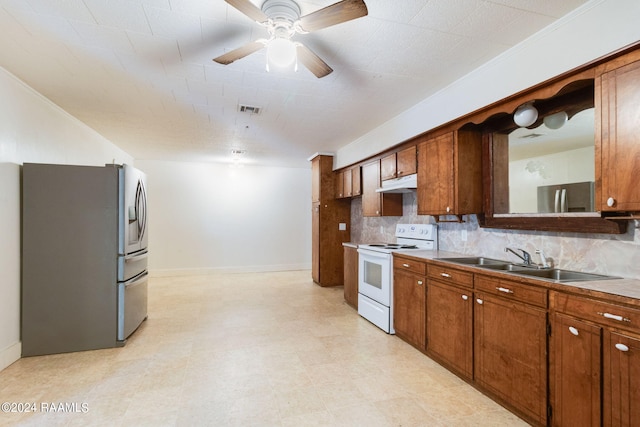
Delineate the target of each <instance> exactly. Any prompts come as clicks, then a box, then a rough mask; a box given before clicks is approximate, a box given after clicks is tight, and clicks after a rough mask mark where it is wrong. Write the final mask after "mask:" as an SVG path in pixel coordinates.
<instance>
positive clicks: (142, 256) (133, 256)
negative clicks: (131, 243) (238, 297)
mask: <svg viewBox="0 0 640 427" xmlns="http://www.w3.org/2000/svg"><path fill="white" fill-rule="evenodd" d="M147 257H149V251H144V252H138V253H135V254H130V255H126V256H125V257H124V262H136V261H140V260H143V259H145V258H147Z"/></svg>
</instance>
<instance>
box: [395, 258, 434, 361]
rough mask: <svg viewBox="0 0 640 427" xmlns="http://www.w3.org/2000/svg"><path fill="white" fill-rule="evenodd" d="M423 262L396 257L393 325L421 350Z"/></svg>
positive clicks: (423, 316)
mask: <svg viewBox="0 0 640 427" xmlns="http://www.w3.org/2000/svg"><path fill="white" fill-rule="evenodd" d="M425 275H426V266H425V264H424V263H421V262H418V261H415V260H411V259H407V258H400V257H398V256H395V255H394V257H393V328H394V329H395V331H396V335H397V336H399V337H400V338H402V339H404V340H405V341H407V342H408V343H409V344H411V345H413V346H414V347H416V348H418V349H419V350H421V351H424V349H425V343H426V332H425V320H426V319H425V299H426V294H425V288H426V282H427V279H426V277H425Z"/></svg>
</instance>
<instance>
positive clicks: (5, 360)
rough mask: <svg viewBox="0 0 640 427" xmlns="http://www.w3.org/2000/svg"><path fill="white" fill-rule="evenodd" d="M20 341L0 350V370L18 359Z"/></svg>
mask: <svg viewBox="0 0 640 427" xmlns="http://www.w3.org/2000/svg"><path fill="white" fill-rule="evenodd" d="M21 354H22V343H21V342H17V343H15V344H13V345H10V346H9V347H7V348H5V349H4V350H2V351H0V371H2V370H3V369H4V368H6V367H7V366H9V365H11V364H12V363H13V362H16V361H17V360H19V359H20V355H21Z"/></svg>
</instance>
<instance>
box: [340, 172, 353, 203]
mask: <svg viewBox="0 0 640 427" xmlns="http://www.w3.org/2000/svg"><path fill="white" fill-rule="evenodd" d="M342 183H343V184H342V187H343V191H344V197H351V196H352V195H353V188H352V176H351V169H347V170H345V171H342Z"/></svg>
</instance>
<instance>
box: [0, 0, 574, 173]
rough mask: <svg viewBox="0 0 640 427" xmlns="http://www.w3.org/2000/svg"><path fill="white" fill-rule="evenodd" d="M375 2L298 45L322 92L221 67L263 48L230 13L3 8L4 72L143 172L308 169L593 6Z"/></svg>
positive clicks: (13, 3) (146, 7)
mask: <svg viewBox="0 0 640 427" xmlns="http://www.w3.org/2000/svg"><path fill="white" fill-rule="evenodd" d="M252 1H253V3H255V4H256V5H257V6H258V7H259V6H260V5H261V3H262V0H252ZM365 1H366V3H367V7H368V9H369V15H368V16H366V17H363V18H359V19H356V20H353V21H349V22H346V23H343V24H339V25H336V26H333V27H330V28H325V29H323V30H320V31H317V32H314V33H311V34H306V35H297V36H295V38H296V40H299V41H302V42H303V43H304V44H305V45H306V46H307V47H309V48H311V49H312V50H313V51H314V52H316V53H317V54H318V55H319V56H320V57H322V58H323V59H324V60H325V61H326V62H327V63H328V64H329V66H331V67H332V68H333V69H334V72H333V73H332V74H330V75H328V76H327V77H324V78H322V79H317V78H316V77H315V76H314V75H313V74H311V73H310V72H309V71H308V70H306V69H305V68H303V67H301V68H300V70H299V71H298V72H297V73H296V72H293V71H278V72H275V71H272V72H270V73H267V72H266V71H265V56H264V51H260V52H258V53H256V54H253V55H251V56H248V57H246V58H244V59H241V60H239V61H236V62H235V63H233V64H231V65H227V66H224V65H219V64H217V63H215V62H213V61H212V58H214V57H217V56H219V55H221V54H222V53H224V52H226V51H229V50H232V49H234V48H236V47H239V46H241V45H243V44H245V43H247V42H249V41H252V40H255V39H257V38H262V37H265V35H266V30H265V29H264V28H263V27H261V26H259V25H258V24H255V23H253V22H252V21H251V20H250V19H249V18H247V17H246V16H245V15H243V14H241V13H240V12H238V11H237V10H236V9H234V8H233V7H231V6H229V5H228V4H227V3H226V2H224V1H223V0H0V66H2V67H4V68H6V69H7V70H8V71H10V72H11V73H13V74H14V75H16V76H17V77H19V78H20V79H22V80H23V81H25V82H26V83H27V84H28V85H29V86H31V87H33V88H34V89H35V90H37V91H38V92H40V93H42V94H43V95H44V96H46V97H47V98H49V99H50V100H52V101H53V102H54V103H56V104H57V105H59V106H60V107H62V108H63V109H65V110H66V111H68V112H69V113H70V114H72V115H73V116H75V117H77V118H78V119H79V120H81V121H82V122H84V123H86V124H87V125H88V126H90V127H91V128H93V129H95V130H96V131H97V132H99V133H100V134H102V135H103V136H104V137H106V138H107V139H109V140H110V141H112V142H113V143H115V144H116V145H118V146H119V147H121V148H122V149H123V150H125V151H127V152H128V153H129V154H131V155H132V156H133V157H134V158H137V159H157V160H179V161H228V160H229V158H230V152H231V150H232V149H240V150H246V154H245V158H246V161H247V162H248V163H255V164H265V165H280V166H296V167H297V166H301V167H306V166H307V162H306V159H307V157H308V156H309V155H311V154H313V153H315V152H317V151H336V150H337V149H338V148H340V147H342V146H344V145H346V144H348V143H349V142H351V141H353V140H355V139H357V138H358V137H360V136H362V135H363V134H365V133H367V132H368V131H370V130H371V129H373V128H375V127H377V126H378V125H380V124H382V123H384V122H385V121H387V120H389V119H391V118H393V117H394V116H396V115H398V114H399V113H401V112H402V111H404V110H406V109H408V108H409V107H411V106H413V105H414V104H416V103H417V102H419V101H420V100H422V99H424V98H426V97H428V96H429V95H431V94H433V93H435V92H437V91H438V90H439V89H441V88H442V87H444V86H446V85H447V84H449V83H451V82H453V81H455V80H456V79H458V78H460V77H462V76H463V75H465V74H467V73H468V72H470V71H471V70H473V69H474V68H476V67H478V66H479V65H481V64H483V63H485V62H487V61H488V60H490V59H491V58H493V57H495V56H497V55H498V54H500V53H501V52H503V51H505V50H507V49H509V48H510V47H512V46H514V45H515V44H517V43H519V42H520V41H522V40H524V39H525V38H527V37H528V36H530V35H531V34H533V33H535V32H537V31H539V30H540V29H542V28H544V27H546V26H548V25H549V24H551V23H552V22H554V21H555V20H557V19H558V18H560V17H562V16H563V15H566V14H567V13H568V12H570V11H572V10H574V9H575V8H577V7H578V6H580V5H581V4H583V3H585V2H586V0H561V1H557V0H491V1H487V0H401V1H398V0H365ZM335 2H336V0H299V1H298V4H299V5H300V7H301V9H302V14H303V15H304V14H308V13H310V12H313V11H315V10H317V9H320V8H323V7H326V6H329V5H331V4H333V3H335ZM239 103H243V104H250V105H254V106H259V107H262V108H263V110H262V113H261V114H259V115H250V114H246V113H239V112H238V104H239ZM397 142H400V141H397Z"/></svg>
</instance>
